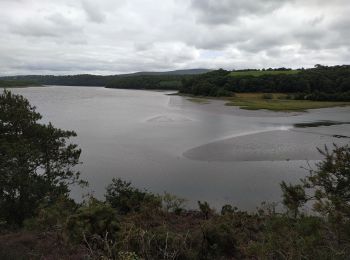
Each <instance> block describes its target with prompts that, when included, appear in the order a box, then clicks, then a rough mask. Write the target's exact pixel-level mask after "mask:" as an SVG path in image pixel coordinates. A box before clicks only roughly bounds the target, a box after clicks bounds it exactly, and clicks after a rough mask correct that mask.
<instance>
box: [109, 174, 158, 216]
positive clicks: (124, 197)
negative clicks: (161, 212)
mask: <svg viewBox="0 0 350 260" xmlns="http://www.w3.org/2000/svg"><path fill="white" fill-rule="evenodd" d="M105 197H106V201H107V202H108V203H110V205H111V206H112V207H113V208H115V209H117V211H118V213H120V214H127V213H129V212H137V211H140V210H141V209H142V208H153V209H160V208H161V198H160V197H159V196H156V195H154V194H152V193H149V192H146V191H141V190H139V189H137V188H134V187H132V186H131V182H126V181H123V180H121V179H119V178H114V179H113V180H112V184H110V185H108V187H107V192H106V195H105Z"/></svg>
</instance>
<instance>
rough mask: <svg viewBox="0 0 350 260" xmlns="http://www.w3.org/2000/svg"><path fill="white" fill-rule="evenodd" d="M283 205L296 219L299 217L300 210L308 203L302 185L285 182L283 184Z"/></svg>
mask: <svg viewBox="0 0 350 260" xmlns="http://www.w3.org/2000/svg"><path fill="white" fill-rule="evenodd" d="M281 189H282V194H283V195H282V196H283V204H284V205H285V206H286V207H287V208H288V210H290V211H291V212H292V213H293V216H294V218H296V217H297V215H298V212H299V208H301V207H302V206H303V205H304V204H305V203H306V202H307V198H306V194H305V190H304V188H303V187H302V186H301V185H294V186H293V185H291V184H289V185H288V184H287V183H285V182H284V181H283V182H282V183H281Z"/></svg>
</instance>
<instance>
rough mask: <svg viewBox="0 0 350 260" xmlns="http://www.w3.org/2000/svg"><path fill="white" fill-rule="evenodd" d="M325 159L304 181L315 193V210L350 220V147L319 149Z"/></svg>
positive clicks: (306, 186)
mask: <svg viewBox="0 0 350 260" xmlns="http://www.w3.org/2000/svg"><path fill="white" fill-rule="evenodd" d="M319 151H320V152H321V153H322V155H323V156H324V157H325V159H324V160H323V161H321V162H319V163H318V164H317V169H316V170H310V175H309V176H308V177H307V178H306V179H304V180H303V182H304V187H305V188H308V189H311V190H313V191H314V196H313V197H314V199H315V203H314V208H315V209H316V210H317V211H318V212H320V213H322V214H324V215H326V216H329V217H334V216H337V217H340V218H341V219H346V220H350V146H349V145H346V146H342V147H338V146H336V145H334V150H333V151H330V150H329V149H328V148H327V147H325V149H324V150H321V149H319Z"/></svg>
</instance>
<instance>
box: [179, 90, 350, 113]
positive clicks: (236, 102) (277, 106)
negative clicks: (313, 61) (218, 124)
mask: <svg viewBox="0 0 350 260" xmlns="http://www.w3.org/2000/svg"><path fill="white" fill-rule="evenodd" d="M179 95H181V96H185V97H188V98H187V100H189V101H192V102H195V103H200V104H205V103H208V102H210V100H211V99H215V100H217V99H219V100H225V101H227V103H226V104H225V105H226V106H237V107H239V108H241V109H245V110H261V109H264V110H269V111H276V112H305V111H307V110H309V109H319V108H330V107H343V106H349V105H350V102H338V101H312V100H291V99H288V95H287V94H283V93H275V94H270V93H236V94H235V96H233V97H221V98H213V97H203V96H193V95H184V94H179Z"/></svg>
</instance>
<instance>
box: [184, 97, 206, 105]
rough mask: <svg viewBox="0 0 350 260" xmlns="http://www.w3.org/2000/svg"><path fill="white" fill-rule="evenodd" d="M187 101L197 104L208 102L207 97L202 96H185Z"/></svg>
mask: <svg viewBox="0 0 350 260" xmlns="http://www.w3.org/2000/svg"><path fill="white" fill-rule="evenodd" d="M187 100H188V101H191V102H194V103H197V104H209V103H210V101H209V100H207V99H203V98H187Z"/></svg>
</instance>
